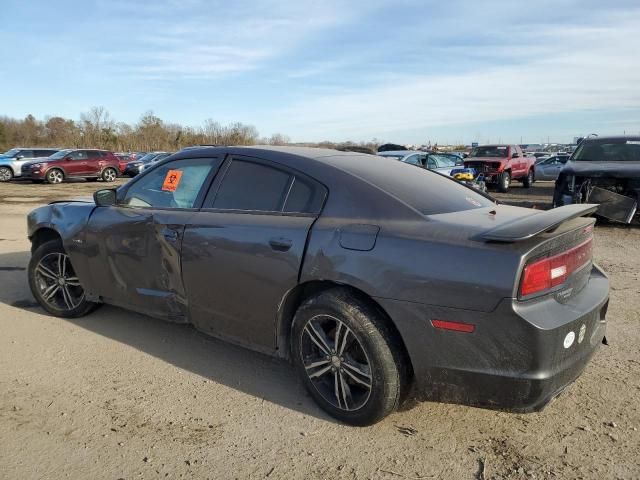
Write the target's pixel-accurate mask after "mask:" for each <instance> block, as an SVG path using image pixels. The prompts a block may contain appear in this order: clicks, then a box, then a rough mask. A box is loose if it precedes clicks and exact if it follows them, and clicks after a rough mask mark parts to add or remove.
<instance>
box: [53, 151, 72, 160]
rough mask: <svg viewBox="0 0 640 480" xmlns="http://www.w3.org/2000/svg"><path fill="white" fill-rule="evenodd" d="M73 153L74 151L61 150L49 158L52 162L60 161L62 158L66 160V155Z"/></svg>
mask: <svg viewBox="0 0 640 480" xmlns="http://www.w3.org/2000/svg"><path fill="white" fill-rule="evenodd" d="M71 151H72V150H60V151H59V152H56V153H54V154H53V155H51V156H50V157H49V158H50V159H51V160H60V159H61V158H64V157H65V155H67V154H68V153H69V152H71Z"/></svg>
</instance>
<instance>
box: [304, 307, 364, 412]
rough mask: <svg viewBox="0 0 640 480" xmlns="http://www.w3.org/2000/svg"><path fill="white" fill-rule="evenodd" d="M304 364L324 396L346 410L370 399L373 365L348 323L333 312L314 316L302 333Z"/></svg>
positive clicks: (319, 391)
mask: <svg viewBox="0 0 640 480" xmlns="http://www.w3.org/2000/svg"><path fill="white" fill-rule="evenodd" d="M300 340H301V342H300V345H301V349H300V353H301V356H302V363H303V365H304V368H305V371H306V374H307V376H308V378H309V380H310V381H311V383H312V384H313V386H314V387H315V389H316V390H317V391H318V393H320V395H322V397H323V398H324V399H325V400H326V401H327V402H329V403H330V404H332V405H333V406H334V407H336V408H339V409H341V410H345V411H354V410H358V409H359V408H361V407H362V406H364V405H365V404H366V403H367V401H368V400H369V396H370V395H371V389H372V372H371V364H370V362H369V359H368V357H367V354H366V352H365V350H364V348H363V346H362V344H361V343H360V341H359V340H358V338H357V337H356V336H355V334H354V333H353V332H352V331H351V329H349V327H347V325H346V324H345V323H343V322H341V321H340V320H338V319H337V318H335V317H333V316H331V315H318V316H315V317H313V318H311V319H310V320H309V321H308V322H307V324H306V325H305V326H304V328H303V329H302V332H301V339H300Z"/></svg>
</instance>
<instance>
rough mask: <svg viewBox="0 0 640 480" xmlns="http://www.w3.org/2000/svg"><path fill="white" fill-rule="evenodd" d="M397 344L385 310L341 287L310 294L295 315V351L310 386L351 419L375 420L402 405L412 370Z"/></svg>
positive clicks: (336, 413)
mask: <svg viewBox="0 0 640 480" xmlns="http://www.w3.org/2000/svg"><path fill="white" fill-rule="evenodd" d="M397 344H398V342H397V339H394V335H393V333H392V331H391V329H390V328H389V327H388V326H387V324H386V321H385V319H384V318H383V317H382V315H381V314H380V313H379V312H378V311H377V310H376V309H375V308H373V307H372V306H371V305H369V304H368V303H366V302H363V301H361V300H360V299H358V298H357V297H355V296H354V295H352V294H350V293H349V292H348V291H346V290H342V289H333V290H329V291H326V292H323V293H320V294H319V295H317V296H314V297H312V298H310V299H308V300H307V301H305V302H304V303H303V304H302V306H301V307H300V308H299V309H298V311H297V312H296V315H295V318H294V321H293V330H292V336H291V351H292V357H293V361H294V364H295V366H296V369H297V370H298V372H299V374H300V376H301V377H302V381H303V382H304V384H305V387H306V388H307V390H308V391H309V393H310V394H311V395H312V396H313V398H314V399H315V400H316V402H317V403H318V404H319V405H320V407H321V408H322V409H323V410H325V411H326V412H328V413H329V414H330V415H332V416H333V417H335V418H337V419H339V420H341V421H343V422H345V423H349V424H352V425H360V426H364V425H371V424H373V423H375V422H377V421H379V420H381V419H382V418H384V417H386V416H387V415H388V414H390V413H391V412H393V411H394V410H395V409H396V408H397V407H398V406H399V405H400V403H401V399H402V398H403V393H404V389H405V387H406V386H407V384H408V380H407V379H408V375H407V371H406V368H405V364H406V362H405V361H404V360H403V358H402V355H401V353H400V351H399V350H398V348H397V347H396V346H395V345H397Z"/></svg>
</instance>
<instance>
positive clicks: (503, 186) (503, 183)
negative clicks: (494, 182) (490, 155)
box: [498, 172, 511, 193]
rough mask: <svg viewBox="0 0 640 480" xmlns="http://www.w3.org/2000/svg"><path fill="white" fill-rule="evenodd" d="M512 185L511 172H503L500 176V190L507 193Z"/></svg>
mask: <svg viewBox="0 0 640 480" xmlns="http://www.w3.org/2000/svg"><path fill="white" fill-rule="evenodd" d="M509 185H511V172H502V173H501V174H500V176H499V177H498V191H499V192H502V193H507V191H508V190H509Z"/></svg>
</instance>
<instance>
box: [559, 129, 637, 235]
mask: <svg viewBox="0 0 640 480" xmlns="http://www.w3.org/2000/svg"><path fill="white" fill-rule="evenodd" d="M587 202H589V203H597V204H599V207H598V210H597V211H596V215H597V216H599V217H603V218H606V219H608V220H610V221H614V222H619V223H632V222H635V223H637V222H638V221H640V217H639V216H638V202H640V136H627V137H591V138H586V139H584V140H583V141H582V142H581V143H580V145H578V148H576V150H575V152H574V153H573V155H572V156H571V158H570V159H569V161H568V162H566V164H565V165H564V167H563V168H562V170H560V173H559V175H558V179H557V180H556V186H555V191H554V195H553V203H554V206H561V205H569V204H572V203H587Z"/></svg>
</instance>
